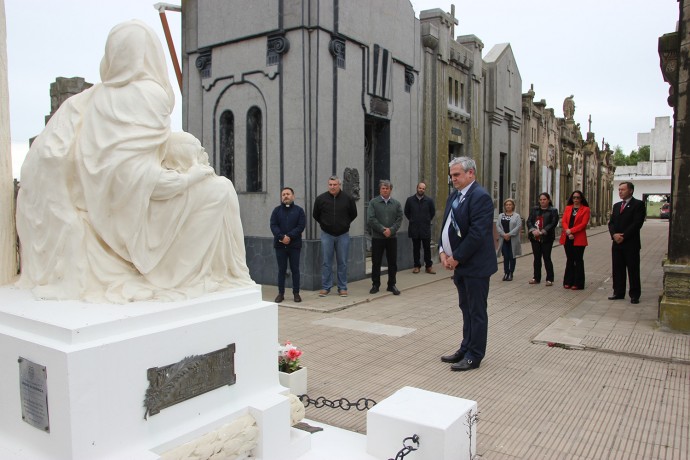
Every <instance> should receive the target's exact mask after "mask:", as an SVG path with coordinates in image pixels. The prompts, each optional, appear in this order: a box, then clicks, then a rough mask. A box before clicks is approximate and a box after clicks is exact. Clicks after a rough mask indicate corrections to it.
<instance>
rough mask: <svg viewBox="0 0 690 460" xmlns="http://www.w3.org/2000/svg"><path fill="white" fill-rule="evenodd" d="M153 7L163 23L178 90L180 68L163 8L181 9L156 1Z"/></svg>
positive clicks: (180, 83) (180, 74) (180, 75)
mask: <svg viewBox="0 0 690 460" xmlns="http://www.w3.org/2000/svg"><path fill="white" fill-rule="evenodd" d="M154 8H156V9H157V10H158V15H159V16H160V18H161V24H162V25H163V32H164V33H165V40H166V41H167V42H168V50H169V51H170V59H171V60H172V64H173V67H174V68H175V76H177V84H178V85H179V86H180V92H181V91H182V69H180V63H179V62H178V61H177V53H176V52H175V43H173V39H172V35H171V34H170V26H168V18H167V17H166V16H165V10H168V9H170V10H173V11H181V9H180V7H177V6H174V5H169V4H166V3H156V4H155V5H154Z"/></svg>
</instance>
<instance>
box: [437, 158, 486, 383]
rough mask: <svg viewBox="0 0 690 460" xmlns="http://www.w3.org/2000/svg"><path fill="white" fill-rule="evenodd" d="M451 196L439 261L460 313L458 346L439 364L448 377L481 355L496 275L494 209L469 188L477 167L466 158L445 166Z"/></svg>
mask: <svg viewBox="0 0 690 460" xmlns="http://www.w3.org/2000/svg"><path fill="white" fill-rule="evenodd" d="M449 167H450V177H451V179H452V181H453V187H454V188H455V191H454V192H453V193H451V195H450V196H449V197H448V201H447V202H446V210H445V212H444V214H443V222H444V225H443V230H442V231H441V238H440V240H439V256H440V258H441V263H442V264H443V266H444V267H445V268H446V269H447V270H453V282H454V283H455V286H456V288H457V290H458V298H459V304H460V311H462V323H463V324H462V342H461V344H460V348H459V349H458V350H457V351H456V352H455V353H453V354H452V355H447V356H442V357H441V361H443V362H444V363H452V366H451V367H450V368H451V370H453V371H469V370H471V369H476V368H478V367H479V364H480V363H481V361H482V359H484V355H485V354H486V341H487V334H488V330H489V315H488V311H487V307H488V305H487V299H488V297H489V280H490V278H491V275H493V274H494V273H496V272H497V271H498V264H497V262H496V251H495V248H494V239H493V235H494V234H493V225H494V222H493V217H494V206H493V202H492V201H491V197H490V196H489V194H488V193H487V192H486V190H484V189H483V188H482V187H481V186H480V185H479V184H477V183H476V182H475V179H476V174H477V165H476V163H475V162H474V160H472V159H471V158H468V157H459V158H453V160H452V161H451V162H450V163H449Z"/></svg>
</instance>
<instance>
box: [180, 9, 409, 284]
mask: <svg viewBox="0 0 690 460" xmlns="http://www.w3.org/2000/svg"><path fill="white" fill-rule="evenodd" d="M182 13H183V52H182V56H183V63H182V64H183V65H182V67H183V80H184V88H183V95H184V98H183V99H184V108H183V113H184V116H183V117H184V127H185V130H187V131H189V132H190V133H192V134H194V135H196V136H197V137H198V138H199V139H201V141H202V143H203V145H204V146H205V147H206V150H207V151H208V152H209V153H210V154H211V161H212V164H213V165H214V166H215V168H216V171H217V172H218V173H219V174H223V175H225V176H227V177H229V178H230V179H231V180H232V181H233V183H234V185H235V188H236V189H237V192H238V195H239V199H240V206H241V209H242V223H243V226H244V231H245V237H246V247H247V263H248V265H249V267H250V272H251V276H252V278H253V279H254V280H255V281H257V282H259V283H267V284H275V282H276V276H275V273H276V267H275V257H274V250H273V239H272V235H271V232H270V229H269V217H270V213H271V210H272V209H273V207H275V206H277V205H278V204H279V202H280V199H279V198H280V189H281V188H282V187H283V186H290V187H292V188H294V189H295V195H296V201H297V204H299V205H301V206H303V207H304V208H305V211H306V213H307V216H309V218H308V219H307V227H306V230H305V233H304V240H305V243H304V247H303V250H302V262H301V263H302V287H303V288H304V289H307V290H314V289H319V288H320V283H321V280H320V272H321V270H320V262H321V256H320V242H319V232H320V229H319V227H318V224H317V223H316V222H315V221H314V220H313V219H311V217H310V216H311V213H312V209H313V203H314V200H315V198H316V197H317V196H318V195H319V194H320V193H323V192H325V191H326V189H327V187H326V185H327V181H328V177H329V176H331V175H332V174H335V175H337V176H339V177H340V178H341V179H344V184H343V188H344V189H345V190H346V191H348V192H350V193H351V194H352V195H353V196H354V197H355V199H356V200H357V211H358V215H359V216H358V217H357V219H356V220H355V221H354V222H353V223H352V226H351V229H350V236H351V238H352V239H351V246H350V260H349V279H350V280H357V279H362V278H364V277H365V276H366V273H365V260H366V251H367V245H368V243H367V226H366V217H365V216H366V211H367V204H368V201H369V200H370V199H371V198H373V197H374V196H375V195H376V194H377V193H378V181H379V180H381V179H390V180H391V181H392V183H393V185H394V189H393V196H394V197H396V198H397V199H398V200H400V201H403V202H404V199H405V198H406V196H407V195H408V194H411V193H412V192H411V191H412V190H414V187H415V185H416V183H417V181H418V178H419V175H420V174H419V158H420V139H419V136H420V129H419V126H420V125H421V104H422V103H423V98H422V93H421V85H420V67H421V62H422V57H421V46H420V30H419V28H420V25H419V21H418V20H417V19H416V18H415V13H414V10H413V9H412V6H411V4H410V3H409V1H408V0H385V1H384V0H381V1H376V2H371V1H368V0H348V1H340V0H332V1H327V2H316V1H300V2H297V1H289V0H278V1H275V0H256V1H254V2H252V4H251V7H248V4H247V2H245V1H239V0H223V1H213V0H205V1H187V2H184V3H183V11H182ZM405 229H406V226H405V227H404V228H403V229H402V231H401V232H400V234H399V240H398V241H399V250H398V251H399V255H400V265H401V267H404V266H406V265H407V266H409V265H411V260H409V261H407V262H406V261H405V260H404V259H405V257H406V258H407V259H411V251H410V250H409V247H410V246H411V245H410V243H409V239H408V238H407V237H406V231H405Z"/></svg>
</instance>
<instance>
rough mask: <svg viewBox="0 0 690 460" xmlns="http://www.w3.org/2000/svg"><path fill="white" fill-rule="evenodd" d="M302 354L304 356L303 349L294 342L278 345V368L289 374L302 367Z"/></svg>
mask: <svg viewBox="0 0 690 460" xmlns="http://www.w3.org/2000/svg"><path fill="white" fill-rule="evenodd" d="M300 356H302V350H300V349H299V348H297V347H296V346H294V345H293V344H292V343H290V342H285V345H278V370H279V371H280V372H286V373H288V374H289V373H291V372H295V371H296V370H298V369H301V368H302V366H300V365H299V357H300Z"/></svg>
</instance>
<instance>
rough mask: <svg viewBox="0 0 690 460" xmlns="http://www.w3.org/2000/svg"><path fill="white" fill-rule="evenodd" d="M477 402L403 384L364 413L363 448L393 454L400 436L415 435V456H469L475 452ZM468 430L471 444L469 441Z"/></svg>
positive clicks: (445, 459) (423, 459)
mask: <svg viewBox="0 0 690 460" xmlns="http://www.w3.org/2000/svg"><path fill="white" fill-rule="evenodd" d="M470 413H471V414H476V413H477V403H476V402H475V401H470V400H468V399H462V398H456V397H454V396H448V395H444V394H440V393H434V392H431V391H426V390H420V389H418V388H412V387H404V388H401V389H400V390H398V391H397V392H395V393H394V394H393V395H392V396H390V397H389V398H386V399H384V400H383V401H381V402H379V403H378V404H377V405H376V406H374V407H373V408H371V409H369V412H368V413H367V452H368V453H369V454H371V455H373V456H374V457H378V458H393V457H395V455H396V454H397V452H398V451H399V450H400V449H402V448H403V444H402V441H403V439H404V438H407V437H410V436H412V435H415V434H416V435H418V436H419V449H418V450H417V451H415V452H414V458H415V459H416V460H450V459H453V460H459V459H462V460H464V459H467V460H469V459H470V458H471V457H472V456H473V455H474V454H475V452H476V439H477V438H476V436H477V435H476V433H477V432H476V423H473V424H472V426H469V424H468V414H470ZM470 433H471V434H472V436H471V439H472V444H471V445H470Z"/></svg>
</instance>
